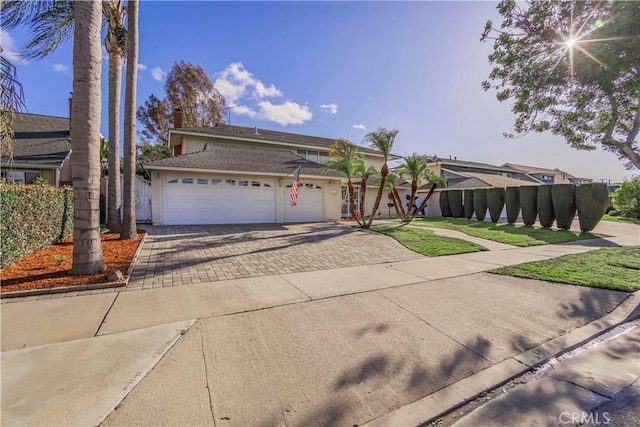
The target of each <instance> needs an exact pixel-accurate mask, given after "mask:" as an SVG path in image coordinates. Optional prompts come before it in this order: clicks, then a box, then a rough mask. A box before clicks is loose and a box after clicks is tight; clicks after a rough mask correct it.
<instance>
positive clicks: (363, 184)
mask: <svg viewBox="0 0 640 427" xmlns="http://www.w3.org/2000/svg"><path fill="white" fill-rule="evenodd" d="M366 200H367V180H366V178H362V179H361V180H360V214H362V218H363V220H364V215H365V213H364V211H365V205H364V202H365V201H366Z"/></svg>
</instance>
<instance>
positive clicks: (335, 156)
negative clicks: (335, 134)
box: [325, 138, 364, 226]
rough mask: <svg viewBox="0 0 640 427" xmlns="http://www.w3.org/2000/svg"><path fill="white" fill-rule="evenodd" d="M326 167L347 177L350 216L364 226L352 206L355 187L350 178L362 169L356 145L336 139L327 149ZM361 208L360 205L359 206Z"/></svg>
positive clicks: (361, 157)
mask: <svg viewBox="0 0 640 427" xmlns="http://www.w3.org/2000/svg"><path fill="white" fill-rule="evenodd" d="M325 168H326V169H331V170H335V171H338V172H342V173H343V174H345V175H346V177H347V189H348V192H349V206H350V210H351V212H350V213H351V217H352V218H355V220H356V221H357V222H358V225H360V226H364V219H363V218H362V216H361V215H356V212H355V207H354V203H353V201H354V197H355V188H354V186H353V182H352V181H351V179H352V178H353V177H354V176H355V175H356V174H357V173H358V171H359V170H363V169H364V158H363V156H362V154H361V153H360V152H359V151H358V147H357V146H356V145H355V144H352V143H351V142H349V141H348V140H346V139H342V138H341V139H338V140H337V141H336V142H334V143H333V145H332V146H331V148H330V149H329V161H328V162H327V164H326V165H325ZM361 208H362V206H361Z"/></svg>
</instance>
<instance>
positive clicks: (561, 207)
mask: <svg viewBox="0 0 640 427" xmlns="http://www.w3.org/2000/svg"><path fill="white" fill-rule="evenodd" d="M551 201H552V202H553V211H554V212H555V214H556V225H557V226H558V228H561V229H563V230H568V229H570V228H571V223H572V222H573V218H574V217H575V216H576V187H575V185H573V184H554V185H553V186H551Z"/></svg>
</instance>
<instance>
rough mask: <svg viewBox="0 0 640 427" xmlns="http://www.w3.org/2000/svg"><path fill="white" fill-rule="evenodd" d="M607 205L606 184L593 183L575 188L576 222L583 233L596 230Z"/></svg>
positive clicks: (607, 193)
mask: <svg viewBox="0 0 640 427" xmlns="http://www.w3.org/2000/svg"><path fill="white" fill-rule="evenodd" d="M608 204H609V190H608V189H607V184H605V183H603V182H595V183H590V184H581V185H579V186H578V187H577V188H576V208H577V210H578V221H579V222H580V230H581V231H582V232H583V233H586V232H587V231H591V230H593V229H594V228H596V225H598V223H599V222H600V220H601V219H602V216H603V215H604V212H605V210H606V209H607V205H608Z"/></svg>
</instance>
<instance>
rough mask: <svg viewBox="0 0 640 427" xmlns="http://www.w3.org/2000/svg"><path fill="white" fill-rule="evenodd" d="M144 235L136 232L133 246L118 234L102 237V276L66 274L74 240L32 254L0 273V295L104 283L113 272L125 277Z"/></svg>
mask: <svg viewBox="0 0 640 427" xmlns="http://www.w3.org/2000/svg"><path fill="white" fill-rule="evenodd" d="M145 233H146V232H145V231H138V240H136V241H135V242H132V241H128V240H120V233H104V234H102V255H103V257H104V261H105V263H106V265H107V269H106V270H105V271H104V272H102V273H96V274H90V275H83V276H76V275H72V274H69V270H70V269H71V264H72V259H73V237H70V238H68V239H67V240H65V241H64V242H62V243H59V244H54V245H51V246H49V247H46V248H44V249H41V250H38V251H35V252H32V253H30V254H28V255H26V256H25V257H24V258H22V259H21V260H20V261H18V262H17V263H15V264H12V265H10V266H9V267H7V268H6V269H4V270H2V271H0V283H1V287H0V291H1V292H2V293H5V292H14V291H25V290H31V289H47V288H58V287H63V286H65V287H66V286H76V285H89V284H95V283H107V282H108V280H107V272H109V271H113V270H120V271H121V272H122V274H124V275H125V276H126V274H127V269H128V268H129V265H130V264H131V261H132V260H133V257H134V256H135V254H136V251H137V250H138V246H139V245H140V242H142V238H143V237H144V235H145Z"/></svg>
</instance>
